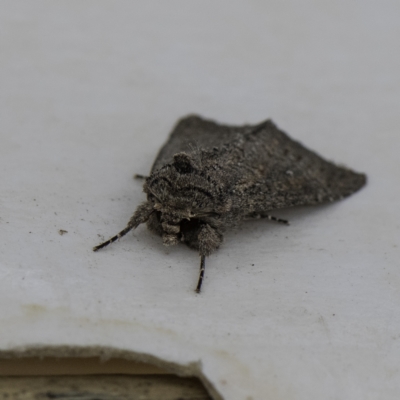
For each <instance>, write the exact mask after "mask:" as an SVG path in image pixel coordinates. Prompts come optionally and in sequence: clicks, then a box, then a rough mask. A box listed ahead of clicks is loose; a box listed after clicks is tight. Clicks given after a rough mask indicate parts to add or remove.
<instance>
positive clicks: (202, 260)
mask: <svg viewBox="0 0 400 400" xmlns="http://www.w3.org/2000/svg"><path fill="white" fill-rule="evenodd" d="M205 269H206V256H200V274H199V281H198V282H197V287H196V293H200V290H201V285H202V283H203V278H204V270H205Z"/></svg>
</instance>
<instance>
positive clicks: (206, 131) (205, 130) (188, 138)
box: [151, 115, 243, 173]
mask: <svg viewBox="0 0 400 400" xmlns="http://www.w3.org/2000/svg"><path fill="white" fill-rule="evenodd" d="M240 131H243V127H231V126H226V125H220V124H217V123H215V122H213V121H210V120H205V119H203V118H201V117H198V116H196V115H191V116H188V117H185V118H182V119H181V120H180V121H178V123H177V124H176V126H175V128H174V129H173V130H172V132H171V135H170V136H169V138H168V141H167V142H166V143H165V145H164V146H163V147H162V148H161V150H160V152H159V153H158V155H157V157H156V159H155V161H154V164H153V167H152V169H151V172H152V173H153V172H155V171H157V170H158V169H160V168H161V167H163V166H164V165H166V164H170V163H171V162H172V157H173V156H174V154H176V153H179V152H181V151H185V152H193V151H196V150H211V149H212V148H214V147H217V148H221V147H222V146H223V145H225V144H227V143H230V142H231V141H232V137H233V135H234V134H235V133H237V132H240Z"/></svg>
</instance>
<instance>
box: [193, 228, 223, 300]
mask: <svg viewBox="0 0 400 400" xmlns="http://www.w3.org/2000/svg"><path fill="white" fill-rule="evenodd" d="M222 238H223V237H222V234H221V233H219V232H218V231H217V230H216V229H215V228H212V227H211V226H210V225H208V224H204V225H202V227H201V228H200V231H199V234H198V237H197V240H198V248H199V253H200V275H199V281H198V283H197V287H196V292H197V293H200V290H201V285H202V283H203V278H204V270H205V267H206V265H205V264H206V263H205V261H206V256H209V255H210V254H211V253H212V252H213V251H214V250H216V249H218V247H219V246H220V245H221V243H222Z"/></svg>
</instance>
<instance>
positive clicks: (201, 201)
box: [93, 115, 366, 293]
mask: <svg viewBox="0 0 400 400" xmlns="http://www.w3.org/2000/svg"><path fill="white" fill-rule="evenodd" d="M139 177H140V176H139ZM142 178H144V179H145V182H144V185H143V191H144V192H145V193H146V195H147V200H146V201H144V202H143V203H142V204H140V205H139V206H138V207H137V209H136V211H135V213H134V214H133V216H132V217H131V219H130V220H129V222H128V224H127V226H126V228H125V229H123V230H122V231H121V232H120V233H118V234H117V235H115V236H113V237H112V238H111V239H109V240H107V241H106V242H104V243H102V244H100V245H98V246H96V247H94V249H93V250H94V251H97V250H99V249H101V248H103V247H105V246H107V245H109V244H110V243H113V242H115V241H116V240H117V239H119V238H120V237H122V236H124V235H126V234H127V233H128V232H129V231H130V230H132V229H135V228H137V227H138V226H139V225H140V224H142V223H145V222H146V223H147V227H148V229H150V231H152V232H154V233H156V234H157V235H160V236H161V237H162V240H163V243H164V245H166V246H171V245H175V244H177V243H180V242H183V243H185V244H186V245H188V246H189V247H191V248H192V249H195V250H197V251H198V252H199V255H200V274H199V279H198V284H197V287H196V292H198V293H199V292H200V289H201V286H202V282H203V277H204V270H205V259H206V257H207V256H209V255H210V254H211V253H212V252H214V251H215V250H217V249H218V248H219V247H220V245H221V243H222V240H223V235H224V233H225V232H226V231H227V230H229V229H232V228H234V227H236V226H237V225H238V224H239V223H240V222H242V221H244V220H247V219H255V218H266V219H269V220H274V221H277V222H281V223H286V224H287V223H288V222H287V221H285V220H282V219H279V218H276V217H273V216H271V215H270V212H271V211H273V210H278V209H280V208H286V207H293V206H299V205H315V204H321V203H327V202H332V201H336V200H340V199H342V198H344V197H347V196H349V195H351V194H352V193H354V192H356V191H357V190H359V189H360V188H361V187H362V186H364V185H365V183H366V175H365V174H362V173H357V172H354V171H352V170H350V169H347V168H345V167H341V166H337V165H335V164H333V163H331V162H329V161H326V160H324V159H323V158H322V157H320V156H319V155H318V154H316V153H315V152H313V151H311V150H308V149H307V148H305V147H304V146H303V145H302V144H301V143H299V142H296V141H294V140H292V139H291V138H290V137H289V136H288V135H287V134H286V133H284V132H283V131H281V130H280V129H278V128H277V126H276V125H275V124H274V123H273V122H272V121H271V120H267V121H265V122H262V123H260V124H258V125H243V126H228V125H221V124H219V123H216V122H214V121H211V120H206V119H203V118H201V117H200V116H196V115H191V116H188V117H185V118H183V119H181V120H180V121H178V123H177V124H176V126H175V128H174V129H173V130H172V133H171V134H170V137H169V139H168V141H167V142H166V143H165V145H164V146H163V147H162V148H161V150H160V151H159V153H158V155H157V158H156V159H155V161H154V164H153V167H152V168H151V172H150V175H149V176H148V177H142Z"/></svg>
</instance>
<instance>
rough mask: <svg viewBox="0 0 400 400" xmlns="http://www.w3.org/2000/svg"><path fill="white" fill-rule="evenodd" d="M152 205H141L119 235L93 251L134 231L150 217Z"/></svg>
mask: <svg viewBox="0 0 400 400" xmlns="http://www.w3.org/2000/svg"><path fill="white" fill-rule="evenodd" d="M154 211H155V210H154V208H153V205H152V204H151V203H148V202H144V203H142V204H141V205H140V206H139V207H138V208H137V210H136V211H135V213H134V214H133V216H132V218H131V219H130V221H129V222H128V225H127V226H126V228H124V229H122V231H121V232H120V233H118V234H117V235H115V236H113V237H112V238H111V239H108V240H107V241H106V242H104V243H101V244H99V245H98V246H95V247H93V251H97V250H100V249H102V248H103V247H106V246H108V245H109V244H111V243H114V242H115V241H116V240H118V239H119V238H120V237H122V236H125V235H126V234H127V233H128V232H129V231H131V230H132V229H136V228H137V227H138V226H139V225H140V224H142V223H143V222H146V221H147V220H148V219H149V217H150V215H151V214H152V213H153V212H154Z"/></svg>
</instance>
